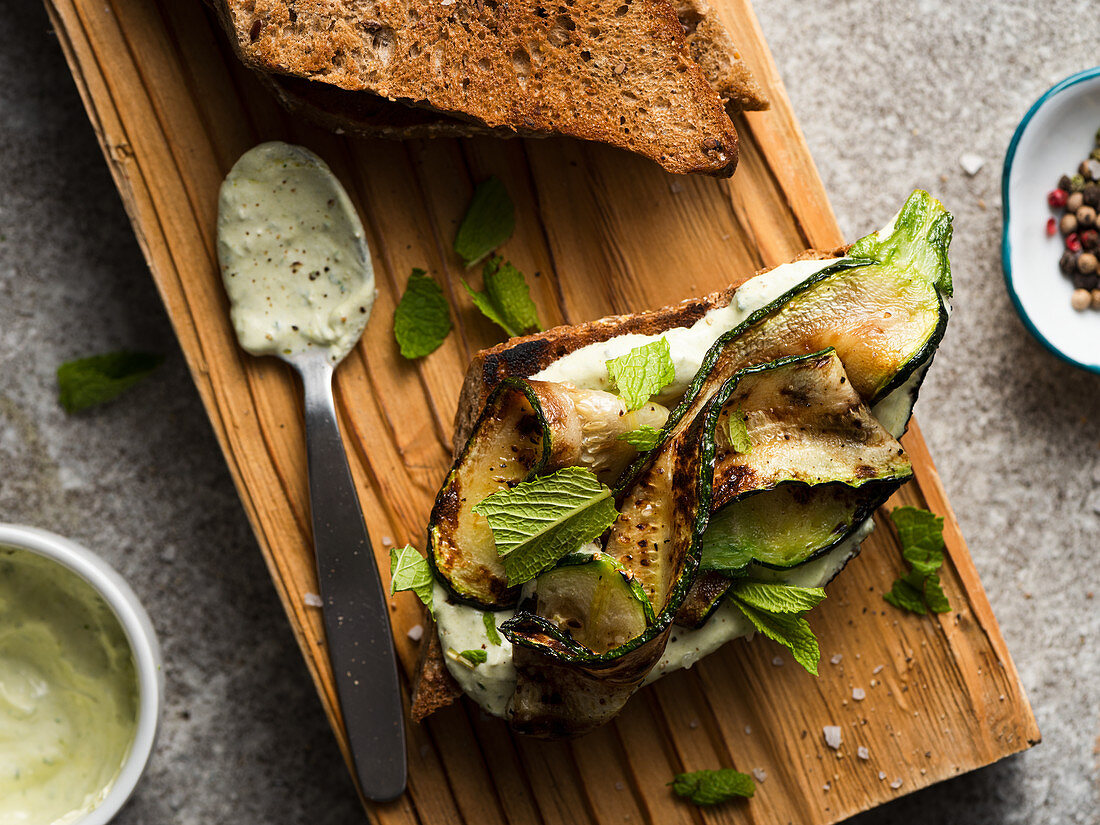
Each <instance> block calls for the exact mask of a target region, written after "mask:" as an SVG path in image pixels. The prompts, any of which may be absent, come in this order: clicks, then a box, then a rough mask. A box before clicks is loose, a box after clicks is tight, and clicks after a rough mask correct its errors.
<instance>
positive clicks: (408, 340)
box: [393, 269, 451, 359]
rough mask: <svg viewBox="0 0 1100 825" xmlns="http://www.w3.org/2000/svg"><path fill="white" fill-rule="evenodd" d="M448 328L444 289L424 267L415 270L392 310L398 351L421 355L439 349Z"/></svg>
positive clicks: (449, 327)
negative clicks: (398, 301)
mask: <svg viewBox="0 0 1100 825" xmlns="http://www.w3.org/2000/svg"><path fill="white" fill-rule="evenodd" d="M450 331H451V310H450V309H449V308H448V306H447V299H446V298H444V297H443V290H442V289H441V288H440V286H439V284H437V283H436V282H435V280H434V279H432V278H431V277H430V276H429V275H428V273H427V272H425V271H424V270H423V269H414V270H413V271H412V274H411V275H409V282H408V284H407V285H406V287H405V294H404V295H402V296H401V301H400V303H398V305H397V308H396V309H394V311H393V337H394V338H395V339H396V340H397V345H398V346H399V347H400V348H401V354H402V355H403V356H405V357H406V358H409V359H412V358H423V357H424V356H425V355H428V354H429V353H432V352H435V351H436V350H437V349H439V346H440V345H441V344H442V343H443V340H444V339H445V338H446V337H447V335H448V334H449V333H450Z"/></svg>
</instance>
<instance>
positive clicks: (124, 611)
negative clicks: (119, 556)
mask: <svg viewBox="0 0 1100 825" xmlns="http://www.w3.org/2000/svg"><path fill="white" fill-rule="evenodd" d="M0 546H6V547H14V548H17V549H20V550H27V551H30V552H31V553H36V554H38V555H40V556H44V557H46V558H49V559H52V560H53V561H55V562H57V563H58V564H60V565H61V566H63V567H65V568H67V569H69V570H71V571H72V572H74V573H75V574H76V575H78V576H80V578H82V579H83V580H84V581H86V582H87V583H88V584H89V585H90V586H91V587H92V588H93V589H94V590H95V591H96V592H97V593H99V595H100V596H102V597H103V600H104V601H105V602H106V603H107V604H108V605H109V606H110V608H111V610H112V611H114V614H115V616H116V617H117V618H118V621H119V624H121V625H122V629H123V632H125V634H126V639H127V641H128V642H129V644H130V650H131V651H132V653H133V656H134V670H135V672H136V674H137V680H138V691H139V697H140V698H139V703H138V718H137V729H136V730H135V732H134V740H133V742H132V743H131V745H130V751H129V753H128V754H127V755H126V761H125V762H123V765H122V770H121V771H120V772H119V774H118V777H117V778H116V779H115V782H114V785H113V786H112V787H111V790H110V791H109V792H108V793H107V796H106V797H104V799H103V801H102V802H100V803H99V805H97V806H96V807H95V808H93V809H92V810H91V811H89V812H88V813H87V814H85V815H84V816H83V817H81V818H80V819H78V820H76V821H75V822H74V823H73V825H106V823H108V822H110V821H111V820H112V819H113V818H114V816H115V814H117V813H118V812H119V810H120V809H121V808H122V806H123V805H124V804H125V803H126V801H127V800H128V799H129V798H130V796H131V795H132V794H133V792H134V788H135V787H137V784H138V781H139V780H140V779H141V776H142V774H143V773H144V772H145V767H146V765H147V764H148V762H149V757H150V755H151V754H152V752H153V746H154V745H155V743H156V738H157V730H158V728H159V726H160V716H161V709H162V708H163V706H164V672H163V669H162V659H161V653H160V644H159V642H158V641H157V634H156V631H155V630H154V629H153V623H152V622H151V621H149V614H148V613H146V612H145V608H144V607H142V606H141V602H139V601H138V598H137V596H136V595H135V594H134V591H133V590H131V589H130V585H128V584H127V583H126V582H125V580H123V578H122V577H121V576H120V575H119V574H118V573H116V572H115V571H114V569H113V568H112V567H111V566H110V565H108V564H107V563H106V562H105V561H103V559H101V558H99V556H97V555H95V554H94V553H93V552H92V551H91V550H88V549H87V548H85V547H82V546H81V545H79V544H77V543H76V542H73V541H70V540H69V539H66V538H64V537H62V536H59V535H57V534H56V533H51V532H49V531H47V530H39V529H38V528H36V527H25V526H21V525H16V524H0Z"/></svg>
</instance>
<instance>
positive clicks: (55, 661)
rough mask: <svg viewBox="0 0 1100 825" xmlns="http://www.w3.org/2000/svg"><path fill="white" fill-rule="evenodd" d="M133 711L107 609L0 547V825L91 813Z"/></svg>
mask: <svg viewBox="0 0 1100 825" xmlns="http://www.w3.org/2000/svg"><path fill="white" fill-rule="evenodd" d="M137 715H138V681H137V675H136V672H135V669H134V661H133V656H132V654H131V651H130V645H129V643H128V642H127V639H126V635H125V633H124V632H123V630H122V626H121V625H120V624H119V621H118V619H117V618H116V617H115V614H114V613H113V612H112V611H111V608H110V607H108V605H107V604H106V602H104V601H103V599H101V598H100V597H99V595H98V594H97V593H96V592H95V591H94V590H93V589H92V587H91V586H90V585H89V584H88V583H87V582H85V581H84V580H83V579H81V578H80V577H79V576H77V575H76V574H75V573H73V572H71V571H69V570H68V569H66V568H64V567H62V566H61V565H59V564H58V563H56V562H54V561H53V560H51V559H47V558H45V557H43V556H39V555H37V554H34V553H31V552H29V551H26V550H16V549H12V548H4V547H0V825H62V823H69V822H75V821H76V820H78V819H80V818H81V817H82V816H84V815H85V814H86V813H88V812H89V811H91V810H93V809H94V808H95V807H96V806H97V805H98V804H99V803H100V802H102V801H103V799H104V798H105V797H106V796H107V794H108V792H109V791H110V790H111V787H112V786H113V785H114V782H115V780H116V779H117V777H118V774H119V771H120V770H121V768H122V763H123V761H124V760H125V759H126V755H127V753H128V752H129V749H130V744H131V742H132V740H133V737H134V732H135V730H136V727H137Z"/></svg>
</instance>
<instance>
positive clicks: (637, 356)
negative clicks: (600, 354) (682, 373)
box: [607, 338, 676, 410]
mask: <svg viewBox="0 0 1100 825" xmlns="http://www.w3.org/2000/svg"><path fill="white" fill-rule="evenodd" d="M607 374H608V375H609V376H610V377H611V385H612V386H613V387H616V388H617V389H618V391H619V395H620V396H622V399H623V401H625V402H626V408H627V409H628V410H637V409H641V408H642V407H644V406H645V404H646V402H648V401H649V399H650V398H652V397H653V396H655V395H656V394H657V393H659V392H660V391H661V390H662V389H664V388H665V387H667V386H668V385H669V384H671V383H672V382H673V381H675V380H676V367H675V365H674V364H673V363H672V355H671V353H670V350H669V346H668V340H667V339H665V338H659V339H658V340H656V341H653V342H651V343H649V344H642V345H641V346H640V347H635V348H634V349H632V350H631V351H630V352H628V353H627V354H626V355H620V356H619V357H618V358H612V359H611V360H610V361H608V362H607Z"/></svg>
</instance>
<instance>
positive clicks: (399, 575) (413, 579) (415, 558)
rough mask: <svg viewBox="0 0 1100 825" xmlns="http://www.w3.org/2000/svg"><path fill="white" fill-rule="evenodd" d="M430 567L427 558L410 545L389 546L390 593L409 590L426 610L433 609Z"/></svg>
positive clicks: (432, 581) (432, 582)
mask: <svg viewBox="0 0 1100 825" xmlns="http://www.w3.org/2000/svg"><path fill="white" fill-rule="evenodd" d="M434 583H435V581H434V579H433V578H432V568H431V567H430V566H429V564H428V560H427V559H426V558H424V557H423V556H422V555H420V553H419V552H417V550H416V549H415V548H413V546H412V545H409V544H406V545H405V546H404V547H391V548H390V595H391V596H392V595H394V594H395V593H400V592H401V591H403V590H411V591H412V592H413V593H415V594H416V595H417V598H419V599H420V601H422V602H423V603H424V605H425V606H426V607H427V608H428V610H432V609H433V604H432V589H433V587H434Z"/></svg>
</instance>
